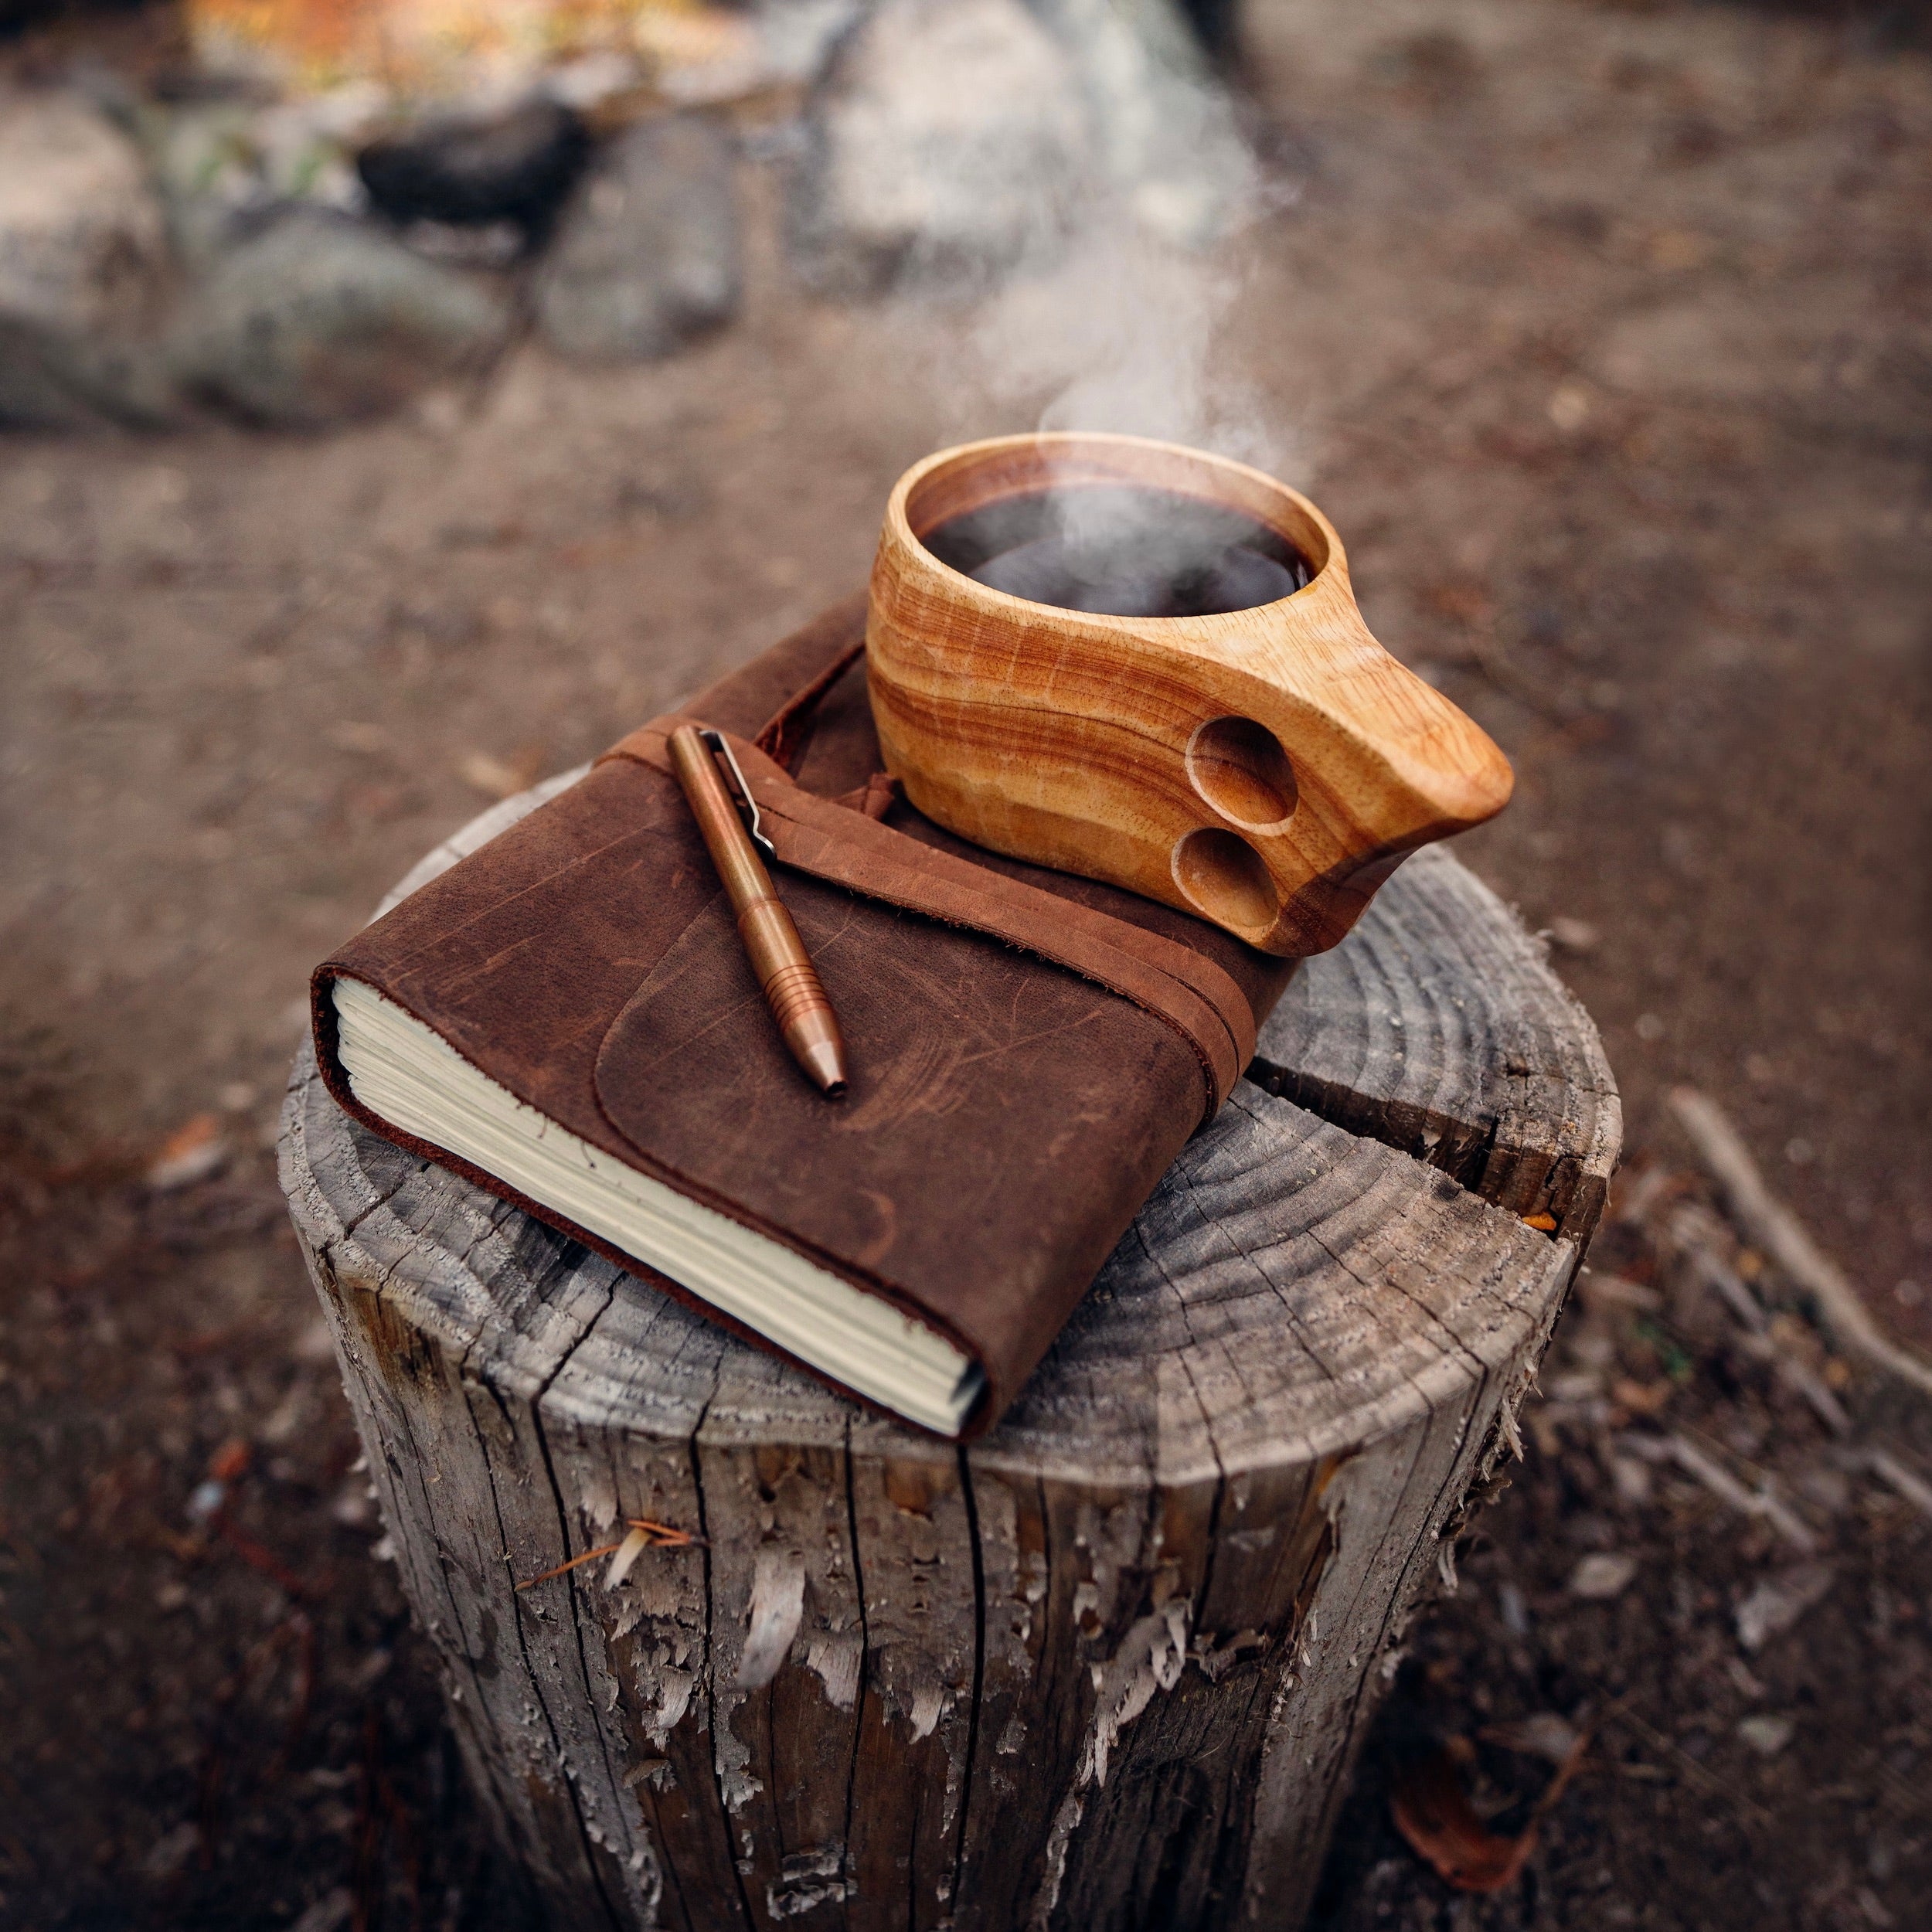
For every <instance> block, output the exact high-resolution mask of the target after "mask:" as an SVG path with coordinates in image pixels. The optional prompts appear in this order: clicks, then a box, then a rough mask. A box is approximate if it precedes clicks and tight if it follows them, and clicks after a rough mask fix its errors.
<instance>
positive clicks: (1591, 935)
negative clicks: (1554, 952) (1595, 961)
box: [1549, 917, 1604, 953]
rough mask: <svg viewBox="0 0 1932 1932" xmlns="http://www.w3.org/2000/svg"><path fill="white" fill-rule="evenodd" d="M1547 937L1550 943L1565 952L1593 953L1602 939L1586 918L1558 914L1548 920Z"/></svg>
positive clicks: (1601, 942)
mask: <svg viewBox="0 0 1932 1932" xmlns="http://www.w3.org/2000/svg"><path fill="white" fill-rule="evenodd" d="M1549 937H1550V940H1551V941H1552V943H1553V944H1555V945H1556V946H1557V947H1559V948H1560V950H1562V951H1564V952H1566V953H1594V951H1596V950H1597V947H1599V946H1600V945H1601V944H1603V939H1604V936H1603V934H1601V933H1600V932H1599V931H1598V930H1597V928H1596V927H1594V926H1593V925H1591V923H1590V921H1589V920H1587V919H1566V918H1563V917H1557V918H1555V919H1553V920H1551V921H1550V922H1549Z"/></svg>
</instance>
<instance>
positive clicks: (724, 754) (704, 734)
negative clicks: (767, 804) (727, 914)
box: [698, 725, 778, 859]
mask: <svg viewBox="0 0 1932 1932" xmlns="http://www.w3.org/2000/svg"><path fill="white" fill-rule="evenodd" d="M698 736H699V737H700V738H702V740H704V743H705V747H706V750H709V752H710V753H711V754H712V755H713V757H718V758H722V759H723V760H724V762H725V768H726V770H728V771H729V772H730V774H731V782H732V784H733V785H734V786H735V787H736V788H737V789H736V796H735V797H734V798H733V799H732V801H731V802H732V804H733V805H734V806H735V807H736V809H737V813H738V816H739V817H740V818H742V819H743V821H744V822H745V830H746V831H747V832H750V834H751V842H752V843H753V845H756V846H757V848H758V849H759V850H760V852H763V853H764V855H765V856H766V857H767V859H776V858H777V856H778V853H777V848H776V847H775V846H774V845H773V844H772V842H771V841H770V839H769V838H767V837H766V836H765V833H764V826H763V825H761V824H760V821H759V818H758V801H757V799H755V798H753V797H752V795H751V787H750V786H749V785H748V784H746V783H745V775H744V774H743V772H742V771H740V770H739V769H738V760H737V758H736V755H735V754H734V753H733V751H732V749H731V747H730V744H728V743H726V740H725V735H724V733H723V732H722V731H713V730H712V729H711V727H710V726H709V725H701V726H699V728H698Z"/></svg>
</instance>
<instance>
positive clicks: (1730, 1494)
mask: <svg viewBox="0 0 1932 1932" xmlns="http://www.w3.org/2000/svg"><path fill="white" fill-rule="evenodd" d="M1620 1446H1621V1447H1624V1448H1625V1449H1628V1450H1629V1451H1631V1453H1632V1454H1635V1455H1638V1456H1640V1457H1641V1458H1644V1460H1645V1461H1650V1462H1674V1463H1675V1464H1676V1465H1677V1466H1678V1468H1680V1469H1682V1471H1684V1472H1685V1475H1691V1476H1695V1477H1696V1478H1697V1480H1698V1481H1699V1482H1701V1483H1702V1485H1704V1487H1705V1488H1706V1489H1708V1490H1709V1492H1711V1494H1712V1495H1714V1496H1716V1497H1717V1498H1719V1500H1720V1501H1722V1502H1727V1503H1729V1504H1730V1506H1731V1507H1732V1508H1733V1509H1735V1510H1736V1511H1737V1512H1739V1514H1740V1515H1746V1516H1755V1517H1757V1518H1758V1519H1759V1520H1760V1522H1767V1523H1769V1524H1770V1526H1771V1527H1772V1528H1773V1529H1775V1530H1776V1531H1777V1533H1778V1534H1779V1535H1780V1536H1782V1537H1783V1538H1784V1540H1785V1541H1786V1542H1787V1543H1790V1544H1791V1546H1792V1547H1793V1548H1794V1549H1800V1550H1802V1551H1803V1552H1804V1553H1805V1554H1806V1555H1807V1556H1809V1555H1810V1554H1811V1553H1812V1552H1813V1551H1815V1549H1817V1548H1818V1539H1817V1537H1816V1536H1814V1535H1813V1534H1812V1533H1811V1529H1810V1527H1809V1526H1808V1525H1807V1524H1806V1523H1805V1522H1804V1521H1803V1520H1802V1519H1801V1518H1800V1517H1799V1516H1798V1514H1797V1513H1796V1512H1795V1511H1794V1510H1793V1509H1791V1505H1789V1504H1788V1503H1787V1502H1784V1500H1783V1499H1782V1498H1781V1497H1779V1496H1778V1495H1776V1494H1774V1492H1773V1491H1772V1489H1771V1488H1770V1478H1768V1477H1767V1478H1765V1481H1764V1487H1763V1488H1759V1489H1747V1488H1745V1486H1744V1485H1743V1484H1742V1483H1741V1482H1740V1481H1738V1479H1737V1478H1736V1477H1735V1476H1733V1475H1732V1474H1731V1472H1730V1471H1729V1470H1728V1469H1726V1468H1725V1467H1724V1466H1723V1464H1722V1463H1720V1462H1719V1461H1718V1460H1717V1459H1716V1457H1714V1456H1713V1455H1712V1454H1710V1453H1709V1451H1708V1450H1706V1449H1703V1448H1702V1447H1699V1445H1698V1444H1696V1443H1695V1442H1693V1441H1692V1440H1691V1439H1690V1438H1689V1437H1688V1436H1686V1435H1685V1434H1683V1433H1682V1431H1681V1430H1679V1431H1677V1432H1675V1433H1673V1434H1670V1435H1668V1436H1661V1437H1660V1436H1641V1435H1627V1436H1625V1437H1622V1438H1621V1444H1620Z"/></svg>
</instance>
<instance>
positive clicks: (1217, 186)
mask: <svg viewBox="0 0 1932 1932" xmlns="http://www.w3.org/2000/svg"><path fill="white" fill-rule="evenodd" d="M1033 3H1034V5H1035V7H1036V10H1037V12H1039V16H1040V18H1041V19H1043V20H1044V21H1045V22H1046V25H1047V26H1049V28H1050V29H1052V30H1053V33H1054V35H1055V36H1056V38H1057V39H1059V41H1060V44H1061V45H1062V46H1063V47H1065V48H1066V50H1067V52H1068V53H1069V55H1070V56H1071V58H1072V60H1073V63H1074V66H1075V67H1076V69H1077V72H1078V74H1079V77H1080V79H1079V84H1080V89H1081V91H1082V94H1083V97H1084V98H1085V100H1086V102H1087V109H1088V112H1089V114H1090V118H1091V121H1092V125H1093V130H1094V143H1095V151H1096V155H1097V158H1098V161H1099V163H1100V169H1101V172H1102V174H1103V175H1104V179H1105V180H1106V182H1107V185H1109V186H1110V187H1111V189H1112V190H1113V192H1114V193H1115V194H1116V195H1117V196H1119V197H1120V198H1121V200H1122V201H1123V202H1124V203H1125V205H1126V206H1127V207H1128V209H1129V210H1130V212H1131V213H1132V215H1133V217H1134V221H1135V222H1136V223H1137V224H1138V226H1140V227H1141V229H1143V230H1145V232H1146V233H1148V234H1150V235H1152V236H1155V237H1157V238H1158V240H1162V241H1165V242H1172V243H1179V244H1180V245H1182V246H1183V247H1202V246H1204V245H1205V244H1206V243H1209V242H1211V241H1213V240H1216V238H1218V237H1219V236H1222V235H1224V234H1226V233H1230V232H1231V231H1232V230H1234V229H1236V228H1237V227H1239V226H1241V224H1242V223H1243V222H1244V221H1245V220H1247V219H1249V218H1250V217H1251V216H1253V213H1255V212H1256V211H1257V208H1258V206H1259V205H1260V193H1259V190H1260V171H1259V169H1258V168H1257V165H1256V163H1255V159H1254V156H1253V152H1252V151H1250V148H1249V146H1248V144H1247V141H1246V139H1245V138H1243V135H1242V133H1241V131H1240V128H1239V126H1238V125H1237V124H1236V121H1235V117H1234V104H1233V101H1232V100H1231V99H1230V97H1229V95H1228V93H1227V91H1226V89H1225V88H1224V87H1222V85H1221V84H1220V83H1219V80H1217V79H1216V77H1215V74H1214V72H1213V68H1212V67H1211V66H1210V65H1209V62H1208V60H1207V57H1206V55H1205V54H1204V53H1203V52H1202V46H1201V43H1200V42H1199V39H1197V38H1196V36H1195V34H1194V32H1193V31H1192V29H1190V28H1189V26H1188V24H1187V22H1186V21H1185V19H1183V18H1182V15H1181V12H1179V9H1178V8H1177V7H1176V6H1175V4H1174V0H1033Z"/></svg>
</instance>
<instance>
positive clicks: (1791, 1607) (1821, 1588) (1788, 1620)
mask: <svg viewBox="0 0 1932 1932" xmlns="http://www.w3.org/2000/svg"><path fill="white" fill-rule="evenodd" d="M1837 1578H1838V1572H1837V1571H1836V1570H1834V1569H1833V1568H1832V1566H1831V1565H1830V1564H1829V1563H1798V1564H1797V1565H1795V1566H1794V1567H1792V1568H1791V1569H1790V1570H1780V1571H1779V1572H1778V1573H1777V1575H1776V1576H1775V1577H1766V1578H1765V1579H1764V1581H1763V1582H1762V1583H1760V1584H1759V1585H1758V1586H1757V1588H1756V1589H1755V1590H1753V1591H1752V1592H1751V1594H1750V1595H1749V1596H1748V1597H1746V1598H1745V1599H1744V1600H1743V1602H1742V1603H1740V1604H1739V1605H1738V1606H1737V1610H1736V1621H1737V1641H1739V1642H1740V1644H1742V1645H1743V1646H1744V1648H1746V1649H1747V1650H1750V1651H1755V1650H1759V1649H1761V1648H1763V1647H1764V1645H1765V1644H1766V1642H1767V1641H1769V1640H1770V1638H1774V1637H1776V1636H1777V1635H1779V1634H1781V1633H1782V1632H1783V1631H1787V1630H1789V1629H1790V1628H1791V1626H1792V1625H1793V1624H1795V1623H1796V1622H1797V1621H1798V1619H1799V1618H1800V1617H1802V1616H1803V1615H1804V1613H1805V1612H1806V1611H1808V1610H1809V1609H1810V1608H1811V1606H1812V1605H1813V1604H1815V1603H1817V1602H1818V1601H1819V1600H1821V1598H1822V1597H1824V1595H1825V1592H1826V1591H1827V1590H1829V1589H1830V1588H1831V1587H1832V1584H1833V1583H1835V1581H1836V1580H1837Z"/></svg>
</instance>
